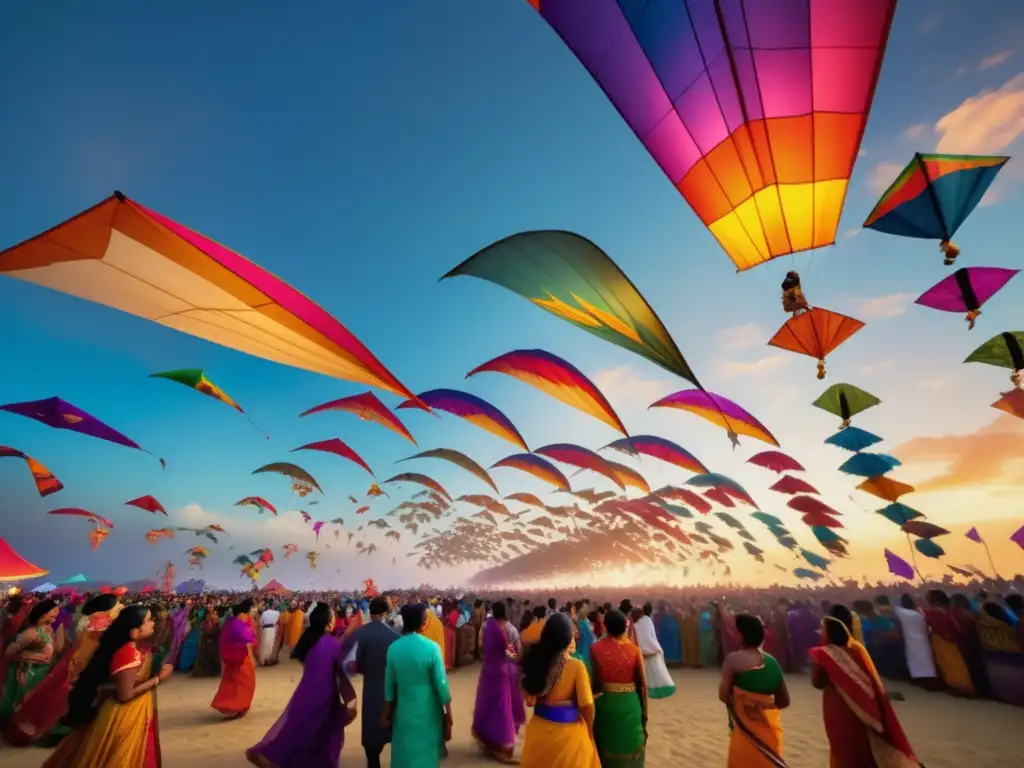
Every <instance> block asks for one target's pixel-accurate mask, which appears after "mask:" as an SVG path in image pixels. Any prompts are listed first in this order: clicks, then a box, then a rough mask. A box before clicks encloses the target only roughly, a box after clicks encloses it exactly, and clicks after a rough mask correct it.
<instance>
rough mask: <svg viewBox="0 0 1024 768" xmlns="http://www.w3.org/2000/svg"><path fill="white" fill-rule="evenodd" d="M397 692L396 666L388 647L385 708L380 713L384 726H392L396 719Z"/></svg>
mask: <svg viewBox="0 0 1024 768" xmlns="http://www.w3.org/2000/svg"><path fill="white" fill-rule="evenodd" d="M397 693H398V690H397V681H396V680H395V666H394V664H393V663H392V656H391V649H388V655H387V661H386V662H385V664H384V708H383V709H382V710H381V713H380V724H381V727H382V728H390V727H391V724H392V722H393V721H394V714H395V698H396V694H397Z"/></svg>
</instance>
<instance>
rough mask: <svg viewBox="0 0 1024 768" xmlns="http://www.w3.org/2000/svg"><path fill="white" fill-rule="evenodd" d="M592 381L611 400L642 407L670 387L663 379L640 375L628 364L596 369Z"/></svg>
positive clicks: (659, 397) (665, 392)
mask: <svg viewBox="0 0 1024 768" xmlns="http://www.w3.org/2000/svg"><path fill="white" fill-rule="evenodd" d="M593 382H594V384H595V385H596V386H597V388H598V389H599V390H601V392H603V393H604V396H605V397H607V398H608V399H609V400H611V401H612V402H615V403H624V404H636V405H638V406H639V407H644V408H646V407H647V405H648V404H649V403H653V402H654V401H655V400H659V399H661V398H662V397H664V396H665V395H667V394H668V390H670V389H671V387H670V386H669V385H668V384H666V383H665V382H664V381H660V380H658V379H649V378H647V377H645V376H642V375H641V374H639V373H637V372H636V371H635V370H634V369H632V368H630V367H629V366H628V365H620V366H619V367H618V368H606V369H605V370H603V371H598V372H597V373H595V374H594V376H593Z"/></svg>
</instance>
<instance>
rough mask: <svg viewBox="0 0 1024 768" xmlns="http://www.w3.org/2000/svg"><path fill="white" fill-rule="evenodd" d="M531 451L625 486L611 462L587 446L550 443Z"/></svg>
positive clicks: (622, 487) (624, 487) (623, 488)
mask: <svg viewBox="0 0 1024 768" xmlns="http://www.w3.org/2000/svg"><path fill="white" fill-rule="evenodd" d="M627 439H628V438H627ZM533 452H534V453H535V454H538V455H540V456H546V457H547V458H549V459H554V460H555V461H560V462H561V463H563V464H569V465H571V466H574V467H578V468H579V469H580V470H590V471H591V472H596V473H597V474H599V475H602V476H603V477H606V478H608V479H609V480H611V481H612V482H613V483H615V485H617V486H618V487H619V488H620V489H621V490H623V491H624V490H626V486H625V485H624V483H623V481H622V480H621V479H620V477H619V475H618V474H617V472H616V470H615V467H614V466H613V464H612V463H611V462H608V461H605V459H603V458H602V457H601V456H599V455H598V454H597V453H595V452H594V451H591V450H589V449H587V448H583V447H581V446H578V445H572V444H571V443H552V444H551V445H545V446H544V447H543V448H535V449H534V451H533ZM617 466H621V465H617ZM648 490H650V489H648Z"/></svg>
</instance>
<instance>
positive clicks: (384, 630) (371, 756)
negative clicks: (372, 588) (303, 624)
mask: <svg viewBox="0 0 1024 768" xmlns="http://www.w3.org/2000/svg"><path fill="white" fill-rule="evenodd" d="M387 614H388V602H387V600H385V599H384V598H382V597H375V598H373V600H371V601H370V622H369V623H368V624H364V625H363V626H361V627H360V628H359V629H358V630H356V632H355V634H353V635H352V639H353V641H354V642H355V644H356V659H355V667H356V671H357V672H358V673H359V674H361V675H362V676H363V699H362V707H363V710H362V729H363V730H362V737H363V751H364V752H366V765H367V768H380V755H381V752H383V751H384V745H385V744H387V743H389V742H390V741H391V731H390V730H389V729H387V728H384V727H383V726H382V725H381V722H380V719H381V713H382V712H383V711H384V674H385V668H386V667H387V658H388V648H390V647H391V644H392V643H394V642H395V641H396V640H397V639H398V634H397V633H396V632H395V630H393V629H392V628H391V627H389V626H388V625H387V624H386V623H385V622H384V619H385V617H386V616H387Z"/></svg>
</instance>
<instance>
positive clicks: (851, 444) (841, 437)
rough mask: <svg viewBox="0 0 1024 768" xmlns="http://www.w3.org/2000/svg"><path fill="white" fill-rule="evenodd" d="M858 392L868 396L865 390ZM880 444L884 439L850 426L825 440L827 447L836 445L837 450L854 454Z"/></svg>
mask: <svg viewBox="0 0 1024 768" xmlns="http://www.w3.org/2000/svg"><path fill="white" fill-rule="evenodd" d="M837 386H841V385H837ZM831 389H832V388H831V387H830V388H829V390H830V391H831ZM852 389H856V387H852ZM857 392H860V393H862V394H865V395H866V394H867V392H864V390H862V389H858V390H857ZM825 394H826V395H827V394H828V392H826V393H825ZM824 397H825V395H822V396H821V397H819V398H818V400H821V399H822V398H824ZM870 397H874V395H871V396H870ZM876 399H877V398H876ZM816 402H817V401H816ZM819 407H821V406H819ZM869 407H870V406H869ZM825 410H828V411H829V413H831V412H832V411H831V410H829V409H828V408H826V409H825ZM844 421H845V420H844ZM880 442H882V438H880V437H879V436H878V435H875V434H872V433H871V432H868V431H867V430H865V429H861V428H860V427H850V426H844V427H840V430H839V431H838V432H836V433H835V434H834V435H832V436H831V437H827V438H825V444H826V445H834V446H835V447H836V448H842V449H843V450H845V451H850V452H852V453H859V452H860V451H863V450H864V449H865V448H870V447H871V446H872V445H876V444H877V443H880Z"/></svg>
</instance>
